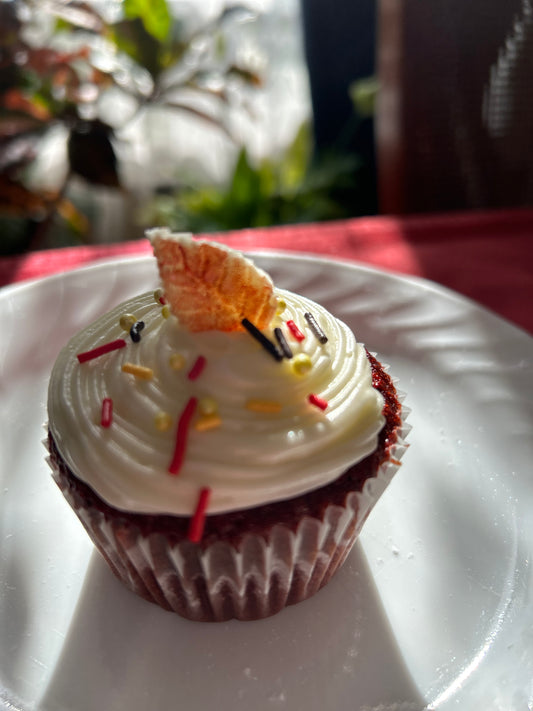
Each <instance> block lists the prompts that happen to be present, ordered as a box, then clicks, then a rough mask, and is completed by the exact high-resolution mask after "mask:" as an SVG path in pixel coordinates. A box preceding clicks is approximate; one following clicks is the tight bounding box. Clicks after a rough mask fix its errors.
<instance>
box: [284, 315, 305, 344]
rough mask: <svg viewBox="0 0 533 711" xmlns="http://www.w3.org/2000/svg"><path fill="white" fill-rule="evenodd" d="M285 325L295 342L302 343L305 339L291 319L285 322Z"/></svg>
mask: <svg viewBox="0 0 533 711" xmlns="http://www.w3.org/2000/svg"><path fill="white" fill-rule="evenodd" d="M285 323H286V324H287V328H288V329H289V331H290V332H291V333H292V335H293V336H294V338H296V340H297V341H303V340H304V339H305V336H304V334H303V333H302V332H301V331H300V329H299V328H298V326H297V325H296V324H295V323H294V321H293V320H292V319H291V320H289V321H286V322H285Z"/></svg>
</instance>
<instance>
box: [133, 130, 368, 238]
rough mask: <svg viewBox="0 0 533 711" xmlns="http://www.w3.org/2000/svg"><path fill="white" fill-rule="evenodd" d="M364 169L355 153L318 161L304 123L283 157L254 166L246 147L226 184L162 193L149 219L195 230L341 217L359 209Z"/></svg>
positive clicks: (177, 227)
mask: <svg viewBox="0 0 533 711" xmlns="http://www.w3.org/2000/svg"><path fill="white" fill-rule="evenodd" d="M358 168H359V163H358V160H357V158H355V157H354V156H353V154H345V155H342V156H340V155H330V156H322V157H321V158H320V159H319V160H318V161H316V160H313V156H312V140H311V131H310V128H309V126H308V125H307V124H304V125H303V126H302V127H301V128H300V130H299V132H298V134H297V135H296V137H295V139H294V141H293V143H292V145H290V146H289V148H288V149H287V151H286V152H285V154H284V155H283V156H282V157H281V158H280V159H279V160H277V161H273V160H270V159H263V160H262V161H259V163H258V165H257V166H254V165H253V164H252V161H251V160H250V158H249V156H248V153H247V151H246V149H245V148H242V149H241V151H240V153H239V156H238V158H237V161H236V163H235V168H234V171H233V175H232V178H231V181H230V183H229V185H228V186H227V187H226V188H216V187H199V186H196V187H194V186H190V187H188V188H185V189H181V190H179V191H177V192H175V193H173V194H171V195H162V196H158V197H157V198H156V199H155V200H154V202H153V204H152V206H151V208H150V213H149V214H148V215H146V218H147V220H148V221H150V222H151V223H159V224H164V225H168V226H170V227H172V228H173V229H176V230H190V231H192V232H214V231H220V230H229V229H240V228H246V227H258V226H265V225H275V224H289V223H295V222H313V221H321V220H327V219H341V218H343V217H348V216H349V215H352V214H354V211H355V212H357V211H358V207H359V206H358V205H357V204H356V202H355V200H356V196H357V194H358V191H357V190H356V188H357V176H358Z"/></svg>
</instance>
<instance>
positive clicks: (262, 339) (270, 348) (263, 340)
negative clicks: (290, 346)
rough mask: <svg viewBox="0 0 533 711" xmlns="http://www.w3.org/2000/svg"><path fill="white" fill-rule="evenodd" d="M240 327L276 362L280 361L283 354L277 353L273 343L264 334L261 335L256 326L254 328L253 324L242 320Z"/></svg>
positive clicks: (277, 350) (244, 319)
mask: <svg viewBox="0 0 533 711" xmlns="http://www.w3.org/2000/svg"><path fill="white" fill-rule="evenodd" d="M241 323H242V325H243V326H244V328H245V329H246V330H247V331H248V333H249V334H250V335H251V336H253V337H254V338H255V340H256V341H258V342H259V343H260V344H261V345H262V346H263V348H264V349H265V350H266V351H267V352H268V353H270V355H271V356H272V357H273V358H275V359H276V360H282V358H283V354H282V353H281V352H280V351H279V349H278V347H277V346H276V344H275V343H272V341H271V340H270V339H269V338H267V337H266V336H265V334H264V333H262V332H261V331H260V330H259V329H258V328H257V326H254V324H253V323H251V322H250V321H248V319H247V318H243V320H242V321H241Z"/></svg>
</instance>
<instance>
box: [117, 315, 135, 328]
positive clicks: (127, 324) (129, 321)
mask: <svg viewBox="0 0 533 711" xmlns="http://www.w3.org/2000/svg"><path fill="white" fill-rule="evenodd" d="M136 321H137V318H136V317H135V316H134V315H133V314H122V316H121V317H120V321H119V324H120V328H121V329H122V330H123V331H128V332H129V330H130V328H131V327H132V326H133V324H134V323H135V322H136Z"/></svg>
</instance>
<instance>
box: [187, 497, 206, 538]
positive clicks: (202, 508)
mask: <svg viewBox="0 0 533 711" xmlns="http://www.w3.org/2000/svg"><path fill="white" fill-rule="evenodd" d="M210 496H211V489H210V488H209V487H208V486H204V487H203V488H202V489H200V494H199V495H198V502H197V504H196V509H195V511H194V514H193V516H192V518H191V521H190V524H189V531H188V533H187V538H188V539H189V541H191V542H192V543H199V542H200V541H201V539H202V534H203V532H204V525H205V512H206V510H207V506H208V504H209V498H210Z"/></svg>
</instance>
